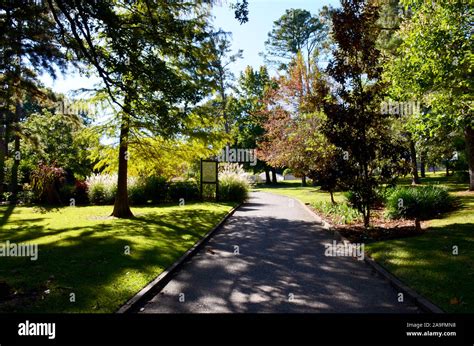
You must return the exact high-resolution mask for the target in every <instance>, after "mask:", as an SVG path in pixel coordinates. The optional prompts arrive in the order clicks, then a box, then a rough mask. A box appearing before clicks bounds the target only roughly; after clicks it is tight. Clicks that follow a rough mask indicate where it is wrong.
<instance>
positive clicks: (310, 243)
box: [141, 192, 418, 313]
mask: <svg viewBox="0 0 474 346" xmlns="http://www.w3.org/2000/svg"><path fill="white" fill-rule="evenodd" d="M333 240H334V236H333V235H332V234H331V233H330V232H328V231H326V230H325V229H323V227H322V225H321V223H320V222H319V221H318V219H317V218H316V217H315V216H314V215H313V214H312V213H310V212H308V211H307V210H306V209H305V208H304V207H303V206H302V205H300V204H299V203H298V202H297V201H295V200H292V199H291V198H288V197H285V196H280V195H274V194H269V193H265V192H253V193H252V194H251V198H250V199H249V201H248V203H246V204H244V205H243V206H241V207H240V208H239V209H237V210H236V212H235V213H234V214H233V215H232V216H231V217H230V218H229V219H228V220H227V221H226V222H225V224H224V225H223V227H222V228H221V229H220V230H219V231H218V232H217V233H216V234H215V235H214V236H213V237H212V239H211V240H210V241H209V242H208V243H207V245H206V246H205V247H204V248H203V249H202V250H200V251H199V252H198V253H197V254H196V255H195V256H194V257H193V258H191V259H190V260H189V261H188V262H187V263H186V264H185V265H184V266H183V267H182V268H181V269H180V270H179V271H178V272H177V273H176V274H175V275H174V277H173V278H172V279H171V281H170V282H169V283H168V284H167V285H166V286H165V287H164V288H163V290H162V291H161V292H160V293H158V294H157V295H156V296H155V297H153V298H152V299H151V300H150V301H148V302H147V303H146V304H144V305H143V308H142V309H141V310H142V311H141V313H262V312H263V313H413V312H418V309H417V308H416V307H415V306H414V305H412V304H411V303H409V302H407V301H405V302H399V296H398V292H397V291H396V290H395V289H394V288H392V286H390V284H389V283H388V282H386V281H385V280H384V279H382V278H381V277H379V276H378V275H377V274H376V273H374V272H373V270H372V269H371V268H370V267H369V266H368V265H367V264H366V263H365V262H364V261H361V260H358V259H357V258H354V257H349V256H327V253H326V249H327V244H332V243H333ZM337 244H340V243H339V242H338V243H337Z"/></svg>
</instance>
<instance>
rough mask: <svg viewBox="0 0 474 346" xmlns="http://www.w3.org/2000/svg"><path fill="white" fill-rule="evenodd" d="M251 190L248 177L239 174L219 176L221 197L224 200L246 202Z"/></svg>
mask: <svg viewBox="0 0 474 346" xmlns="http://www.w3.org/2000/svg"><path fill="white" fill-rule="evenodd" d="M249 190H250V185H249V182H248V181H247V179H245V178H243V177H241V176H239V175H237V174H222V175H221V176H220V177H219V199H220V200H222V201H232V202H239V203H241V202H244V201H245V200H246V199H247V197H248V193H249Z"/></svg>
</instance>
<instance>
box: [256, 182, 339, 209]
mask: <svg viewBox="0 0 474 346" xmlns="http://www.w3.org/2000/svg"><path fill="white" fill-rule="evenodd" d="M254 191H263V192H270V193H275V194H278V195H284V196H288V197H292V198H296V199H299V200H300V201H301V202H303V203H310V204H313V203H317V202H331V197H330V195H329V193H328V192H327V191H321V190H320V188H319V187H314V186H304V187H303V186H301V181H300V180H298V181H297V180H286V181H282V182H279V183H278V184H277V185H265V184H259V185H257V187H256V188H255V189H254ZM334 200H335V201H336V202H343V201H345V197H344V194H343V193H342V192H335V193H334Z"/></svg>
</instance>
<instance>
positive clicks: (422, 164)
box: [420, 151, 426, 178]
mask: <svg viewBox="0 0 474 346" xmlns="http://www.w3.org/2000/svg"><path fill="white" fill-rule="evenodd" d="M425 171H426V162H425V153H424V152H423V151H420V174H421V177H422V178H426V173H425Z"/></svg>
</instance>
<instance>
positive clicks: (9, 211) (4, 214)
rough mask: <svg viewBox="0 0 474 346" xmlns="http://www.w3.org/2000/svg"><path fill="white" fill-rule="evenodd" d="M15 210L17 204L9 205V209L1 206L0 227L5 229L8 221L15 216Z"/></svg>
mask: <svg viewBox="0 0 474 346" xmlns="http://www.w3.org/2000/svg"><path fill="white" fill-rule="evenodd" d="M14 209H15V204H9V205H8V206H7V207H4V206H0V211H1V212H2V217H1V218H0V227H3V226H4V225H5V224H6V223H7V222H8V219H9V218H10V216H11V215H12V214H13V210H14Z"/></svg>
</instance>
